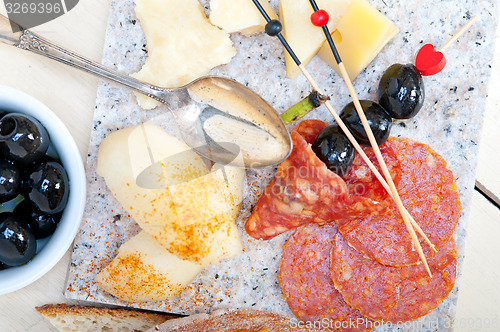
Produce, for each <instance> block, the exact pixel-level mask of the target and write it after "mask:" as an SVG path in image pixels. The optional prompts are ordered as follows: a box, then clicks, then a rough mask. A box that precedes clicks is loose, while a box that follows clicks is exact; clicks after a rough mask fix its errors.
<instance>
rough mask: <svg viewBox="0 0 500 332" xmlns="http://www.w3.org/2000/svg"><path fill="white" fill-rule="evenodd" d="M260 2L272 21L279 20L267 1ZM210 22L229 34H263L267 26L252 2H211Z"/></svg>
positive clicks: (213, 0) (248, 0)
mask: <svg viewBox="0 0 500 332" xmlns="http://www.w3.org/2000/svg"><path fill="white" fill-rule="evenodd" d="M259 2H260V4H261V5H262V7H263V8H264V10H265V11H266V13H267V15H269V17H271V19H278V16H277V15H276V13H275V12H274V10H273V9H272V8H271V6H270V5H269V2H268V1H267V0H260V1H259ZM210 22H212V24H214V25H216V26H218V27H219V28H221V29H222V30H224V31H226V32H227V33H233V32H241V33H242V34H244V35H250V34H253V33H257V32H262V31H264V28H265V26H266V20H265V19H264V18H263V17H262V15H261V14H260V12H259V10H258V9H257V7H255V5H254V3H253V1H252V0H210Z"/></svg>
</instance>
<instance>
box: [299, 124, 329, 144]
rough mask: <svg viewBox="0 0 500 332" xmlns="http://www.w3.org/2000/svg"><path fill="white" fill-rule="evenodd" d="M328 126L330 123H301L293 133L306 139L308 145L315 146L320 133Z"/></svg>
mask: <svg viewBox="0 0 500 332" xmlns="http://www.w3.org/2000/svg"><path fill="white" fill-rule="evenodd" d="M326 126H328V123H326V122H324V121H321V120H304V121H300V122H299V124H298V125H297V126H295V128H293V131H295V132H297V133H298V134H300V136H302V137H304V139H305V140H306V142H307V143H309V144H313V143H314V141H315V140H316V137H317V136H318V135H319V133H320V132H321V131H322V130H323V129H325V127H326Z"/></svg>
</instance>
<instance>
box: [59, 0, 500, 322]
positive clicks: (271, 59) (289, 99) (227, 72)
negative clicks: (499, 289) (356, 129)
mask: <svg viewBox="0 0 500 332" xmlns="http://www.w3.org/2000/svg"><path fill="white" fill-rule="evenodd" d="M369 1H370V2H371V3H372V4H373V5H374V6H375V7H377V8H378V9H379V10H380V11H381V12H383V13H384V14H385V15H387V17H389V18H390V19H391V20H392V21H393V22H395V24H396V25H397V27H398V28H399V29H400V32H399V33H398V34H397V35H396V36H395V38H394V39H393V40H392V41H391V42H390V43H389V44H388V45H387V46H386V47H385V48H384V49H383V50H382V52H381V53H380V54H379V55H378V56H377V57H376V59H375V60H374V61H373V62H372V63H371V64H370V65H369V66H368V68H367V69H366V70H365V71H364V72H363V73H361V74H360V75H359V76H358V77H357V79H356V80H355V81H354V86H355V89H356V91H357V93H358V96H359V98H360V99H371V100H375V99H376V92H377V86H378V82H379V79H380V77H381V75H382V74H383V72H384V70H385V69H386V68H387V67H388V66H390V65H391V64H393V63H409V62H413V61H414V57H415V54H416V52H417V51H418V50H419V48H420V47H421V46H422V45H423V44H425V43H432V44H434V45H435V46H436V47H437V48H439V47H440V45H443V44H444V43H445V42H446V41H447V40H448V39H449V38H450V37H451V36H452V35H453V34H454V33H455V32H456V31H457V30H458V29H459V28H460V27H461V26H462V25H464V24H465V23H466V22H467V21H468V19H469V18H470V17H471V16H473V15H477V16H479V20H478V22H476V23H475V25H474V26H473V27H472V29H471V30H470V31H469V32H467V33H466V34H465V35H464V36H463V37H462V38H460V39H459V40H458V41H457V42H455V43H454V44H453V45H452V47H450V48H449V49H448V50H447V51H446V53H445V55H446V58H447V60H448V64H447V66H446V68H445V69H444V71H443V72H441V73H440V74H438V75H435V76H431V77H426V78H425V79H424V80H425V89H426V101H425V105H424V107H423V109H422V110H421V112H420V113H419V114H418V116H417V117H415V118H413V119H411V120H408V121H401V122H398V123H396V124H395V126H394V127H393V130H392V135H394V136H398V137H410V138H413V139H415V140H418V141H420V142H423V143H426V144H429V145H430V146H431V147H432V148H433V149H435V150H436V151H437V152H438V153H440V154H441V155H442V156H443V157H444V158H445V160H446V161H447V162H448V166H449V168H450V169H451V170H452V171H453V173H454V175H455V179H456V183H457V185H458V189H459V193H460V198H461V202H462V205H463V211H462V215H461V220H460V223H459V225H458V227H457V230H456V233H455V236H456V239H457V246H458V252H459V256H460V257H459V261H460V262H462V260H463V255H464V241H465V237H466V226H467V221H468V218H469V214H470V202H471V195H472V191H473V189H474V177H475V169H476V163H477V155H478V143H479V140H480V137H481V126H482V119H483V112H484V107H485V101H486V97H487V91H488V84H487V83H488V78H489V75H490V73H491V66H490V64H491V61H492V55H493V50H494V40H495V34H494V31H496V30H495V27H496V23H497V22H496V20H497V19H496V18H497V6H496V1H495V0H482V1H475V0H461V1H458V0H441V1H436V0H422V1H393V0H385V1H384V0H369ZM202 4H203V5H204V6H205V8H206V10H207V12H208V5H207V2H206V1H202ZM271 4H272V6H274V8H277V5H278V1H277V0H273V1H271ZM106 37H107V38H106V45H105V47H104V56H103V63H104V65H107V66H111V67H114V68H116V69H117V70H119V71H122V72H124V73H134V72H136V71H138V70H139V69H140V67H141V65H142V64H143V62H144V60H145V57H146V55H147V51H146V47H145V38H144V35H143V32H142V30H141V27H140V22H139V21H138V20H137V18H136V16H135V13H134V4H133V0H115V1H113V2H112V5H111V12H110V16H109V24H108V30H107V36H106ZM231 38H232V40H233V42H234V45H235V47H236V48H237V50H238V54H237V55H236V56H235V57H234V58H233V60H232V61H231V62H230V63H229V64H227V65H224V66H220V67H218V68H215V69H214V70H213V71H212V72H211V73H212V74H217V75H222V76H226V77H230V78H234V79H236V80H238V81H239V82H241V83H243V84H246V85H248V86H249V87H250V88H251V89H253V90H255V91H256V92H257V93H259V94H260V95H262V96H263V97H264V98H265V99H266V100H267V101H268V102H270V103H271V104H272V105H273V106H274V107H275V108H276V109H277V110H278V111H279V112H283V111H284V110H286V109H287V108H288V107H290V106H291V105H292V104H294V103H296V102H297V101H299V100H300V99H301V98H303V97H304V96H306V95H307V94H308V92H309V91H310V90H311V88H310V86H309V84H308V83H307V81H306V80H305V78H304V77H302V76H299V77H298V78H296V79H294V80H290V79H288V78H286V77H285V65H284V61H283V59H284V56H283V49H282V47H281V45H280V44H279V41H278V40H277V39H275V38H271V37H268V36H267V35H265V34H258V35H254V36H250V37H245V36H241V35H240V34H233V35H232V37H231ZM308 69H309V71H310V72H311V73H312V75H313V76H314V77H315V79H316V80H317V82H318V84H319V86H321V87H323V88H324V89H325V93H326V94H328V95H329V96H330V97H331V102H332V104H333V106H334V107H335V108H336V109H338V110H341V109H342V108H343V106H344V105H346V104H347V103H348V102H349V101H350V99H349V95H348V92H347V89H346V88H345V86H344V84H343V82H342V80H341V78H340V77H339V76H338V75H337V74H336V73H335V72H334V71H333V70H332V69H330V68H329V67H328V66H327V65H326V64H325V63H323V62H322V61H321V60H320V59H319V58H315V59H313V60H312V62H311V63H310V64H309V65H308ZM167 112H168V111H167V110H166V109H165V108H162V107H160V108H158V109H156V110H152V111H142V110H141V109H140V108H139V106H138V105H137V102H136V100H135V96H134V94H133V93H132V92H131V91H130V90H127V89H125V88H122V87H120V86H117V85H115V84H111V83H107V82H102V83H100V85H99V88H98V94H97V101H96V109H95V115H94V127H93V132H92V136H91V141H90V147H89V152H88V160H87V176H88V197H87V206H86V210H85V215H84V218H83V221H82V225H81V228H80V231H79V233H78V235H77V237H76V240H75V244H74V249H73V256H72V261H71V266H70V269H69V276H68V280H67V289H66V296H67V297H68V298H72V299H79V300H88V301H93V302H101V303H108V304H118V305H126V303H124V302H122V301H120V300H118V299H116V298H114V297H113V296H111V295H109V294H107V293H106V292H104V291H103V290H102V289H100V288H99V287H98V286H97V284H96V283H95V281H94V276H95V275H96V274H97V273H98V271H100V270H101V269H102V268H103V267H104V266H106V265H107V264H108V263H109V262H110V261H111V259H112V258H113V257H114V256H115V255H116V253H117V249H118V247H119V246H120V245H121V244H122V243H124V242H125V241H127V239H128V238H130V237H131V236H132V235H134V234H135V233H137V232H138V231H139V227H138V226H137V225H136V224H135V222H134V221H133V220H132V219H131V218H130V217H129V216H128V215H127V213H126V212H125V211H124V210H123V209H122V208H121V206H120V205H119V204H118V202H117V201H116V200H115V199H114V197H113V196H112V194H111V192H110V191H109V189H108V188H107V187H106V184H105V182H104V180H103V178H101V177H99V176H98V175H97V174H96V156H97V149H98V146H99V144H100V142H101V141H102V139H103V138H104V137H105V136H106V135H107V134H108V133H110V132H113V131H115V130H118V129H120V128H125V127H128V126H131V125H136V124H139V123H141V122H144V121H147V120H150V119H152V118H154V117H157V116H162V115H163V116H162V117H164V118H165V117H166V118H168V113H167ZM165 114H166V115H165ZM306 118H317V119H322V120H325V121H328V122H332V121H333V119H332V117H331V115H329V113H328V111H327V110H326V109H325V108H320V109H318V110H316V111H314V112H312V113H310V114H309V115H308V116H307V117H306ZM169 130H170V131H171V133H172V134H175V133H176V130H175V125H174V124H173V123H171V125H170V126H169ZM274 171H275V168H272V167H271V168H268V169H264V170H259V171H255V170H251V171H248V172H247V184H248V186H247V187H246V194H245V198H244V201H243V205H242V208H241V213H240V216H239V218H238V220H237V224H238V226H239V228H240V230H241V231H240V233H241V239H242V242H243V245H244V251H243V253H242V254H241V255H239V256H238V257H237V258H235V259H231V260H224V261H222V262H220V263H219V264H217V265H213V266H211V267H209V268H207V269H206V270H204V271H203V272H202V273H201V274H200V275H199V276H198V277H197V278H196V279H195V280H194V282H193V283H192V284H191V285H190V286H189V287H187V289H185V290H184V291H183V292H182V294H181V295H180V296H178V297H176V298H174V299H172V300H170V301H165V302H154V303H143V304H133V305H130V306H132V307H138V308H146V309H153V310H160V311H170V312H175V313H182V314H192V313H198V312H207V311H211V310H213V309H214V308H220V307H228V306H229V307H236V308H255V309H265V310H270V311H273V312H278V313H284V314H287V315H290V316H293V314H292V313H291V311H290V309H289V308H288V306H287V304H286V302H285V301H284V299H283V296H282V294H281V291H280V287H279V282H278V278H277V275H278V265H279V259H280V256H281V248H282V245H283V243H284V242H285V240H286V239H287V238H288V236H289V235H290V233H285V234H282V235H281V236H278V237H276V238H274V239H272V240H270V241H257V240H254V239H253V238H250V237H249V236H248V235H247V234H246V233H245V231H244V228H243V225H244V222H245V220H246V219H247V218H248V216H249V214H250V210H251V208H252V206H253V205H254V204H255V202H256V200H257V198H258V197H259V195H260V193H261V192H262V190H263V188H264V186H265V184H266V183H267V182H268V180H269V179H270V178H271V177H272V176H273V174H274ZM458 287H459V281H457V283H456V285H455V288H454V290H453V291H452V293H451V294H450V296H449V297H448V298H447V299H446V300H445V301H444V302H443V303H442V305H441V306H440V307H439V308H438V309H436V310H434V311H433V312H432V313H431V314H429V315H427V316H426V317H423V318H421V319H419V320H418V321H416V322H413V323H412V324H406V325H401V326H396V327H394V326H387V325H385V326H382V327H378V328H377V331H382V330H384V331H385V330H391V331H396V330H411V331H444V330H449V329H450V328H451V326H452V324H453V318H454V315H455V307H456V300H457V290H458Z"/></svg>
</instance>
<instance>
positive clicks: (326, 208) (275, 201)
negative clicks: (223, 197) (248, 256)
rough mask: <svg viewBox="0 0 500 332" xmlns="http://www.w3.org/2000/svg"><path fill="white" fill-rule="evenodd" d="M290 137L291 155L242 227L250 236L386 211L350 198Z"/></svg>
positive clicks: (334, 177) (270, 235)
mask: <svg viewBox="0 0 500 332" xmlns="http://www.w3.org/2000/svg"><path fill="white" fill-rule="evenodd" d="M291 136H292V141H293V150H292V153H291V154H290V156H289V157H288V159H286V160H285V161H284V162H282V163H281V164H280V165H279V166H278V171H277V173H276V176H275V177H274V178H273V179H272V180H271V182H270V183H269V184H268V185H267V186H266V188H265V190H264V192H263V193H262V195H261V197H260V198H259V200H258V201H257V204H256V205H255V207H254V209H253V211H252V214H251V215H250V218H248V220H247V222H246V224H245V228H246V231H247V232H248V234H249V235H250V236H252V237H254V238H256V239H264V240H268V239H271V238H273V237H275V236H276V235H279V234H281V233H283V232H286V231H288V230H290V229H294V228H297V227H298V226H301V225H304V224H308V223H324V222H328V221H332V220H334V219H336V218H340V217H349V218H356V217H361V216H367V215H378V214H383V213H385V212H386V211H387V206H386V205H382V204H378V203H377V202H373V201H372V200H371V199H369V198H365V197H362V196H350V195H349V194H348V192H347V186H346V184H345V182H344V180H342V178H340V177H339V176H338V175H337V174H335V173H333V172H331V171H330V170H329V169H328V168H327V167H326V165H325V164H324V163H323V162H322V161H321V160H320V159H319V158H318V157H316V155H315V154H314V152H313V151H312V148H311V145H310V144H308V143H307V142H306V141H305V139H304V138H303V137H302V136H301V135H300V134H298V133H297V132H296V131H293V132H292V135H291Z"/></svg>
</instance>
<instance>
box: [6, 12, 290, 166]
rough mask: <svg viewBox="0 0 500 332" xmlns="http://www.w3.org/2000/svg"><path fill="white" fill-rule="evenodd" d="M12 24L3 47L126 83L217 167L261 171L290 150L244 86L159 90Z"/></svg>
mask: <svg viewBox="0 0 500 332" xmlns="http://www.w3.org/2000/svg"><path fill="white" fill-rule="evenodd" d="M13 25H15V23H12V22H10V21H9V19H8V18H6V17H5V16H2V15H0V41H1V42H3V43H6V44H8V45H12V46H16V47H19V48H22V49H25V50H27V51H30V52H33V53H36V54H40V55H43V56H45V57H48V58H51V59H53V60H56V61H59V62H61V63H64V64H67V65H69V66H72V67H75V68H78V69H81V70H84V71H86V72H88V73H91V74H94V75H96V76H99V77H102V78H105V79H108V80H111V81H113V82H116V83H119V84H122V85H124V86H127V87H129V88H131V89H133V90H135V91H137V92H140V93H143V94H145V95H146V96H148V97H151V98H153V99H156V100H157V101H160V102H162V103H164V104H166V105H167V107H168V109H169V110H170V111H171V113H172V114H173V116H174V118H175V121H176V123H177V125H178V126H179V129H180V132H181V135H182V138H183V140H184V141H185V142H186V144H187V145H188V146H189V147H190V148H192V149H194V150H195V151H196V152H198V153H199V154H200V155H202V156H203V157H205V158H207V159H209V160H211V161H213V162H216V163H219V164H222V165H232V166H239V167H245V168H261V167H266V166H270V165H275V164H278V163H280V162H281V161H283V160H284V159H286V158H287V156H288V155H289V153H290V151H291V148H292V142H291V138H290V134H289V133H288V131H287V129H286V127H285V124H284V123H283V121H282V120H281V118H280V116H279V115H278V114H277V113H276V111H275V110H274V109H273V108H272V107H271V106H270V105H269V104H268V103H267V102H266V101H265V100H264V99H262V97H260V96H259V95H258V94H257V93H255V92H254V91H252V90H250V89H249V88H247V87H246V86H244V85H243V84H240V83H238V82H236V81H234V80H231V79H228V78H224V77H219V76H205V77H201V78H198V79H196V80H195V81H193V82H191V83H189V84H187V85H185V86H183V87H180V88H176V89H166V88H161V87H157V86H154V85H150V84H147V83H144V82H141V81H139V80H137V79H134V78H132V77H129V76H127V75H124V74H121V73H119V72H117V71H115V70H112V69H110V68H107V67H105V66H103V65H101V64H99V63H96V62H93V61H91V60H89V59H86V58H84V57H82V56H80V55H78V54H75V53H73V52H71V51H68V50H66V49H64V48H62V47H60V46H58V45H55V44H53V43H51V42H49V41H48V40H46V39H44V38H42V37H40V36H38V35H36V34H34V33H33V32H31V31H29V30H27V29H24V28H22V27H21V26H18V25H17V27H18V29H13V28H12V26H13ZM13 31H17V32H13ZM238 156H240V157H239V158H238Z"/></svg>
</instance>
